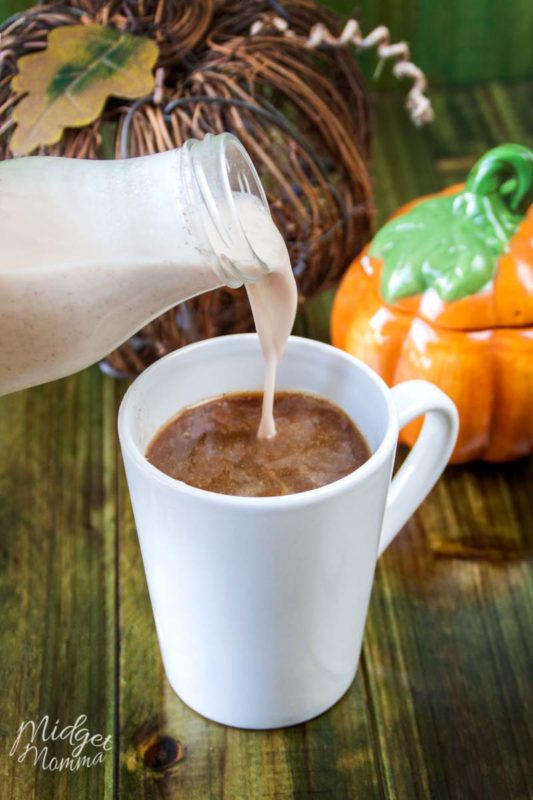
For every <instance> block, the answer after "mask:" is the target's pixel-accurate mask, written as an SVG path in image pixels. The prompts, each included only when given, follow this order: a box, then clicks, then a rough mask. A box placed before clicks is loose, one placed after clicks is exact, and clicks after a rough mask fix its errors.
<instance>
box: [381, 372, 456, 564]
mask: <svg viewBox="0 0 533 800" xmlns="http://www.w3.org/2000/svg"><path fill="white" fill-rule="evenodd" d="M391 395H392V401H393V403H394V405H395V406H396V411H397V413H398V425H399V428H400V429H401V428H403V427H404V425H407V423H409V422H412V421H413V420H414V419H416V418H417V417H420V416H421V415H422V414H425V420H424V424H423V425H422V430H421V431H420V434H419V436H418V439H417V440H416V442H415V444H414V446H413V448H412V450H411V452H410V453H409V455H408V456H407V458H406V460H405V461H404V463H403V464H402V466H401V467H400V469H399V470H398V473H397V474H396V475H395V476H394V478H393V480H392V483H391V485H390V487H389V494H388V497H387V505H386V507H385V516H384V519H383V527H382V530H381V539H380V542H379V551H378V557H379V556H380V555H381V554H382V553H383V551H384V550H386V548H387V547H388V546H389V544H390V543H391V542H392V540H393V539H394V537H395V536H396V534H397V533H399V531H400V529H401V528H402V527H403V526H404V525H405V523H406V522H407V520H408V519H409V517H410V516H411V515H412V514H413V513H414V512H415V511H416V509H417V508H418V506H419V505H420V504H421V503H422V501H423V500H424V498H425V497H426V495H427V494H429V492H430V490H431V489H432V488H433V486H434V485H435V483H436V482H437V480H438V479H439V477H440V476H441V474H442V473H443V471H444V468H445V467H446V464H447V463H448V459H449V458H450V456H451V454H452V451H453V448H454V447H455V442H456V439H457V432H458V430H459V415H458V413H457V409H456V407H455V405H454V403H453V402H452V401H451V400H450V398H449V397H448V395H446V394H444V392H443V391H441V390H440V389H439V388H438V387H437V386H434V385H433V384H432V383H428V381H405V383H399V384H398V385H397V386H394V387H393V388H392V389H391Z"/></svg>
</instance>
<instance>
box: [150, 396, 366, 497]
mask: <svg viewBox="0 0 533 800" xmlns="http://www.w3.org/2000/svg"><path fill="white" fill-rule="evenodd" d="M262 399H263V395H262V393H261V392H239V393H232V394H225V395H222V396H221V397H216V398H214V399H212V400H207V401H205V402H203V403H199V404H196V405H194V406H192V407H191V408H185V409H184V410H182V411H181V412H180V413H179V414H178V415H177V416H176V417H174V419H171V420H170V421H169V422H167V423H166V424H165V425H163V427H162V428H161V429H160V430H159V431H158V432H157V433H156V434H155V436H154V437H153V439H152V440H151V442H150V444H149V445H148V449H147V451H146V458H147V459H148V461H150V463H151V464H153V465H154V466H156V467H157V468H158V469H160V470H161V471H162V472H164V473H166V474H167V475H170V477H171V478H176V479H177V480H180V481H183V482H184V483H187V484H189V485H190V486H196V487H197V488H199V489H207V490H208V491H211V492H218V493H220V494H230V495H238V496H241V497H276V496H281V495H287V494H296V493H297V492H305V491H308V490H309V489H317V488H318V487H320V486H325V485H326V484H329V483H333V482H334V481H336V480H339V479H340V478H344V477H345V476H346V475H349V474H350V473H351V472H353V471H354V470H356V469H357V468H358V467H360V466H361V465H362V464H364V463H365V461H367V460H368V459H369V458H370V455H371V452H370V448H369V446H368V444H367V442H366V440H365V438H364V436H363V434H362V433H361V432H360V431H359V430H358V428H357V427H356V425H355V423H354V422H353V421H352V419H351V418H350V417H349V416H348V414H346V412H345V411H342V410H341V409H340V408H339V407H338V406H336V405H334V404H333V403H331V402H330V401H329V400H326V399H325V398H323V397H320V396H319V395H316V394H310V393H307V392H295V391H284V392H277V393H276V395H275V401H274V418H275V420H276V429H277V433H276V435H275V436H272V437H270V438H260V437H258V435H257V430H258V427H259V422H260V419H261V407H262Z"/></svg>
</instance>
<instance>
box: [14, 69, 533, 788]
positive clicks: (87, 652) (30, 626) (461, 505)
mask: <svg viewBox="0 0 533 800" xmlns="http://www.w3.org/2000/svg"><path fill="white" fill-rule="evenodd" d="M434 99H435V105H436V108H437V112H438V118H437V122H436V123H435V125H434V126H433V127H432V128H431V129H426V130H424V131H414V130H413V128H412V127H411V126H410V124H409V122H408V121H407V119H406V118H405V115H404V114H403V112H402V108H401V106H402V102H403V100H402V97H401V96H399V95H398V96H396V95H394V96H388V95H387V96H383V97H380V98H379V99H378V100H377V102H376V115H377V120H376V130H377V136H376V142H375V149H374V165H373V170H374V182H375V187H376V201H377V205H378V207H379V210H380V217H381V219H383V218H384V217H385V216H386V215H387V214H388V213H389V212H390V211H392V210H393V209H394V208H395V207H396V206H397V205H399V204H401V203H403V202H405V201H407V200H409V199H411V198H412V197H414V196H416V195H418V194H421V193H423V192H431V191H435V190H437V189H438V188H440V187H441V186H444V185H447V184H449V183H452V182H455V181H457V180H459V179H461V178H462V177H463V176H464V172H465V170H466V169H468V167H469V165H470V163H472V162H473V161H474V160H475V159H476V158H477V157H478V156H479V155H480V154H481V153H482V152H483V150H485V149H486V148H488V147H489V146H491V145H493V144H496V143H500V142H502V141H508V140H514V141H517V142H523V143H525V144H530V145H531V144H533V141H532V138H531V131H533V125H532V122H533V119H532V115H533V111H532V109H533V102H532V101H533V86H531V85H515V86H513V87H506V88H504V87H503V86H502V85H491V86H486V87H483V88H474V89H468V90H457V91H454V92H446V93H439V92H437V93H435V98H434ZM330 305H331V293H329V294H326V295H323V296H322V297H320V298H318V299H317V300H316V301H315V302H313V303H312V304H310V305H309V306H308V307H307V309H306V311H305V313H304V314H303V315H302V316H301V317H300V319H299V320H298V327H297V330H298V333H300V334H304V335H310V336H314V337H317V338H322V339H327V336H328V313H329V308H330ZM124 390H125V386H124V384H120V383H115V382H113V381H112V380H111V379H110V378H107V377H105V376H103V375H101V374H100V373H99V371H98V370H97V368H92V369H90V370H87V371H85V372H83V373H81V374H79V375H77V376H74V377H72V378H69V379H66V380H64V381H59V382H56V383H54V384H50V385H48V386H44V387H40V388H37V389H32V390H30V391H27V392H22V393H19V394H16V395H13V396H9V397H4V398H0V442H1V448H0V603H1V610H2V613H1V614H0V651H1V655H2V657H1V659H0V687H1V689H0V737H1V740H0V745H1V749H0V798H1V800H4V798H5V800H12V799H13V800H19V798H21V799H22V798H24V800H32V799H33V800H49V798H56V797H57V798H74V800H77V798H81V799H82V800H85V799H86V798H90V800H100V799H102V800H111V799H112V798H114V797H120V798H123V800H152V799H153V800H156V798H157V799H158V800H159V799H160V798H162V799H163V800H175V799H176V800H177V798H183V799H184V800H218V799H219V798H222V799H223V800H292V798H294V799H295V800H305V799H306V798H315V797H317V798H321V800H360V799H361V800H373V799H374V798H380V799H381V798H388V799H390V800H403V799H404V798H405V799H406V800H416V799H417V798H420V800H427V799H428V798H431V799H432V800H441V799H442V800H463V798H464V800H471V798H476V799H477V798H483V800H526V798H529V797H533V776H532V774H531V767H530V765H529V761H530V758H529V757H530V754H531V752H532V751H533V741H532V735H531V727H530V726H529V725H528V722H529V719H528V717H530V716H531V713H530V710H531V708H532V700H533V697H532V694H531V675H533V656H532V652H531V645H530V641H531V630H532V623H533V620H532V616H533V612H532V609H533V602H532V594H533V589H532V582H531V577H530V572H529V571H528V569H529V563H528V562H529V560H530V556H531V549H532V548H531V539H532V537H533V491H532V489H533V481H532V477H533V476H532V471H533V462H532V461H531V460H527V459H526V460H522V461H518V462H515V463H512V464H506V465H487V464H472V465H469V466H464V467H454V468H451V469H449V470H448V471H447V472H446V475H445V477H444V478H443V479H442V480H441V481H440V482H439V484H438V486H437V487H436V488H435V489H434V491H433V492H432V494H431V496H430V497H429V498H428V500H427V501H426V502H425V503H424V504H423V506H422V507H421V509H420V510H419V511H418V512H417V514H416V515H415V516H414V517H413V519H412V520H411V521H410V522H409V523H408V525H407V526H406V528H405V530H404V531H403V532H402V534H401V535H400V536H399V537H398V539H397V540H396V541H395V542H394V543H393V545H392V546H391V547H390V548H389V550H388V551H387V553H386V554H385V555H384V556H383V557H382V559H381V560H380V562H379V565H378V569H377V573H376V580H375V586H374V591H373V595H372V600H371V605H370V611H369V617H368V622H367V627H366V634H365V641H364V647H363V654H362V658H361V663H360V668H359V672H358V677H357V679H356V681H355V683H354V684H353V686H352V687H351V688H350V689H349V691H348V692H347V694H346V695H345V696H344V697H343V698H342V699H341V701H340V702H339V703H338V704H337V705H336V706H335V707H334V708H333V709H331V711H329V712H328V713H326V714H324V715H322V716H321V717H319V718H317V719H315V720H312V721H311V722H309V723H307V724H305V725H301V726H297V727H294V728H292V729H287V730H279V731H268V732H257V733H254V732H249V731H238V730H235V729H230V728H224V727H223V726H220V725H217V724H215V723H210V722H208V721H207V720H204V719H203V718H202V717H200V716H199V715H198V714H196V713H195V712H193V711H191V710H190V709H188V708H187V707H186V706H184V705H183V704H182V703H181V701H180V700H179V699H178V698H177V697H176V696H175V695H174V694H173V692H172V690H171V689H170V688H169V686H168V683H167V681H166V678H165V676H164V672H163V669H162V664H161V659H160V655H159V649H158V645H157V639H156V634H155V628H154V624H153V617H152V612H151V608H150V603H149V598H148V593H147V588H146V582H145V578H144V573H143V569H142V562H141V558H140V552H139V548H138V544H137V539H136V533H135V528H134V524H133V519H132V513H131V508H130V505H129V499H128V494H127V487H126V483H125V478H124V474H123V470H122V467H121V464H120V457H119V454H118V444H117V435H116V424H115V420H116V412H117V408H118V404H119V402H120V398H121V396H122V394H123V392H124ZM403 455H404V454H403V453H400V455H399V459H401V458H402V457H403ZM80 713H87V715H88V717H89V727H90V728H91V730H93V731H95V732H96V731H97V732H100V733H113V734H114V749H113V751H112V753H110V754H109V755H108V756H107V758H106V760H105V763H104V765H103V766H102V767H95V768H91V769H85V770H83V769H82V770H80V771H79V772H76V773H68V772H64V773H47V772H43V771H42V770H39V769H36V768H35V767H33V766H32V765H31V763H30V762H29V761H28V762H24V763H23V764H17V763H16V762H15V761H14V759H12V758H10V757H9V756H8V751H9V748H10V746H11V743H12V741H13V739H14V737H15V733H16V729H17V727H18V725H19V724H20V722H21V721H23V720H26V719H39V718H40V717H41V716H43V715H44V714H49V715H50V716H51V717H52V718H53V719H56V718H59V719H61V720H62V721H63V722H64V724H67V723H69V722H73V721H74V719H75V718H76V717H77V716H78V715H79V714H80ZM56 750H57V754H59V753H60V752H62V751H61V748H60V747H57V748H56Z"/></svg>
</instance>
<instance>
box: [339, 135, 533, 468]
mask: <svg viewBox="0 0 533 800" xmlns="http://www.w3.org/2000/svg"><path fill="white" fill-rule="evenodd" d="M532 202H533V152H532V151H531V150H529V149H528V148H526V147H522V146H519V145H512V144H508V145H501V146H500V147H496V148H494V149H493V150H490V151H489V152H488V153H486V154H485V155H484V156H483V157H482V158H481V159H480V160H479V161H478V162H477V164H476V165H475V166H474V167H473V169H472V170H471V172H470V173H469V175H468V178H467V181H466V184H464V185H462V184H461V185H456V186H452V187H450V188H448V189H446V190H445V191H443V192H440V193H439V194H437V195H432V196H430V197H422V198H419V199H417V200H415V201H413V202H411V203H408V204H407V205H405V206H403V207H402V208H401V209H400V210H399V211H398V212H397V213H396V214H395V215H394V216H393V218H392V219H391V220H390V221H389V222H388V223H387V224H386V225H385V226H384V227H383V228H382V229H381V230H380V231H379V232H378V234H377V235H376V237H375V238H374V240H373V241H372V242H371V243H370V245H369V246H368V247H367V248H365V250H363V252H362V253H361V254H360V255H359V256H358V258H357V259H356V260H355V261H354V262H353V263H352V265H351V266H350V268H349V269H348V271H347V273H346V274H345V276H344V278H343V280H342V282H341V284H340V287H339V289H338V292H337V295H336V297H335V302H334V306H333V312H332V321H331V337H332V342H333V344H335V345H336V346H338V347H341V348H343V349H345V350H347V351H348V352H350V353H352V354H353V355H355V356H357V357H358V358H361V359H362V360H363V361H365V362H366V363H367V364H369V365H370V366H371V367H373V369H375V370H376V371H377V372H378V373H379V374H380V375H381V376H382V377H383V378H384V379H385V381H386V382H387V383H388V384H389V385H393V384H395V383H399V382H400V381H404V380H408V379H410V378H424V379H426V380H429V381H432V382H433V383H435V384H437V385H438V386H440V387H441V388H442V389H443V390H444V391H445V392H446V393H447V394H448V395H449V396H450V397H451V398H452V399H453V400H454V402H455V403H456V405H457V408H458V410H459V416H460V430H459V438H458V441H457V446H456V449H455V451H454V453H453V456H452V462H455V463H457V462H462V461H468V460H471V459H476V458H482V459H484V460H486V461H505V460H507V459H512V458H517V457H519V456H524V455H526V454H528V453H531V452H533V206H532V205H531V203H532ZM420 425H421V421H417V422H416V423H413V424H411V425H410V426H408V427H407V428H405V429H404V430H403V431H402V435H401V439H402V441H404V442H405V443H407V444H409V445H411V444H413V442H414V440H415V438H416V436H417V434H418V430H419V428H420Z"/></svg>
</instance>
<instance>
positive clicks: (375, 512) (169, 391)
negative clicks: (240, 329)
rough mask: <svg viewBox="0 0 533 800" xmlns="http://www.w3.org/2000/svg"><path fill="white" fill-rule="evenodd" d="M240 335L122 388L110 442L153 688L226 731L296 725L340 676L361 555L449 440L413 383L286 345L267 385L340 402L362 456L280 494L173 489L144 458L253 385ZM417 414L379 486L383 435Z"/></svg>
mask: <svg viewBox="0 0 533 800" xmlns="http://www.w3.org/2000/svg"><path fill="white" fill-rule="evenodd" d="M262 383H263V360H262V358H261V352H260V347H259V342H258V339H257V336H256V335H255V334H240V335H236V336H224V337H221V338H217V339H210V340H207V341H204V342H200V343H198V344H193V345H189V346H188V347H184V348H183V349H181V350H178V351H176V352H174V353H171V354H170V355H168V356H166V357H165V358H162V359H161V360H160V361H158V362H156V363H155V364H153V365H152V366H151V367H150V368H149V369H147V370H146V371H145V372H143V373H142V374H141V375H140V376H139V377H138V378H137V379H136V380H135V381H134V383H133V384H132V386H131V387H130V388H129V390H128V391H127V393H126V395H125V397H124V400H123V401H122V405H121V408H120V413H119V423H118V425H119V435H120V443H121V447H122V455H123V459H124V464H125V467H126V474H127V479H128V485H129V490H130V495H131V501H132V505H133V511H134V515H135V521H136V525H137V531H138V535H139V541H140V545H141V551H142V557H143V561H144V568H145V572H146V578H147V582H148V589H149V592H150V598H151V602H152V607H153V611H154V617H155V623H156V628H157V633H158V637H159V643H160V646H161V653H162V656H163V662H164V665H165V670H166V674H167V677H168V680H169V681H170V684H171V686H172V688H173V689H174V691H175V692H176V693H177V694H178V695H179V696H180V698H181V699H182V700H183V701H184V702H185V703H187V705H189V706H190V707H191V708H193V709H194V710H195V711H198V712H199V713H200V714H203V715H204V716H205V717H208V718H210V719H212V720H216V721H217V722H221V723H224V724H226V725H233V726H237V727H239V728H275V727H279V726H284V725H293V724H295V723H298V722H303V721H305V720H307V719H310V718H311V717H314V716H316V715H317V714H320V713H321V712H322V711H325V710H326V709H327V708H329V707H330V706H332V705H333V704H334V703H335V702H336V701H337V700H338V699H339V698H340V697H341V696H342V695H343V694H344V692H345V691H346V690H347V689H348V687H349V686H350V684H351V682H352V681H353V679H354V676H355V673H356V670H357V663H358V659H359V652H360V649H361V640H362V637H363V630H364V625H365V618H366V613H367V608H368V601H369V598H370V591H371V587H372V580H373V576H374V569H375V566H376V559H377V558H378V556H379V555H380V554H381V553H382V552H383V550H384V549H385V548H386V547H387V545H388V544H389V543H390V542H391V540H392V539H393V538H394V536H395V535H396V534H397V533H398V531H399V530H400V528H401V527H402V525H403V524H404V523H405V522H406V521H407V519H408V518H409V516H410V515H411V514H412V513H413V512H414V511H415V509H416V508H417V507H418V506H419V505H420V503H421V502H422V500H423V499H424V497H425V496H426V495H427V493H428V492H429V490H430V489H431V487H432V486H433V484H434V483H435V481H436V480H437V479H438V477H439V476H440V474H441V473H442V471H443V469H444V467H445V465H446V463H447V461H448V458H449V456H450V454H451V452H452V449H453V446H454V443H455V439H456V436H457V427H458V423H457V411H456V409H455V406H454V405H453V403H452V402H451V400H450V399H449V398H448V397H447V396H446V395H445V394H443V392H441V391H440V389H437V388H436V387H435V386H433V385H432V384H430V383H426V382H425V381H409V382H407V383H403V384H400V385H399V386H396V387H394V388H393V389H388V388H387V386H386V385H385V383H384V382H383V381H382V380H381V378H380V377H379V376H378V375H376V373H375V372H373V371H372V370H371V369H370V368H369V367H367V366H366V365H365V364H363V363H362V362H360V361H358V360H357V359H355V358H353V357H352V356H350V355H348V354H346V353H344V352H342V351H341V350H338V349H336V348H334V347H331V346H329V345H326V344H322V343H320V342H316V341H312V340H309V339H301V338H298V337H291V338H290V340H289V343H288V345H287V348H286V351H285V354H284V356H283V359H282V362H281V364H280V368H279V373H278V380H277V388H278V389H296V390H303V391H309V392H317V393H319V394H321V395H323V396H324V397H326V398H328V399H329V400H331V401H333V402H334V403H336V404H337V405H338V406H340V407H341V408H343V409H344V410H345V411H346V412H347V413H348V414H349V415H350V416H351V417H352V419H353V420H354V421H355V422H356V423H357V425H358V426H359V428H360V430H361V431H362V433H363V434H364V435H365V437H366V439H367V441H368V443H369V445H370V447H371V450H372V457H371V458H370V459H369V460H368V461H367V462H366V463H365V464H363V466H361V467H360V468H359V469H358V470H356V471H355V472H353V473H351V474H350V475H347V476H346V477H345V478H342V479H341V480H338V481H336V482H335V483H332V484H329V485H328V486H322V487H320V488H318V489H312V490H311V491H308V492H302V493H300V494H293V495H288V496H284V497H234V496H228V495H221V494H215V493H213V492H207V491H204V490H202V489H196V488H194V487H191V486H187V485H186V484H184V483H182V482H180V481H177V480H174V479H173V478H170V477H168V476H167V475H165V474H163V473H162V472H160V471H159V470H158V469H157V468H156V467H154V466H153V465H151V464H150V463H149V462H148V461H147V460H146V459H145V457H144V452H145V450H146V446H147V445H148V443H149V441H150V439H151V438H152V437H153V435H154V434H155V433H156V431H157V430H158V429H159V428H160V427H161V425H163V424H164V423H165V422H167V420H169V419H170V418H171V417H173V416H175V415H176V413H177V412H178V411H180V410H181V409H182V408H183V407H184V406H189V405H191V404H194V403H198V402H199V401H201V400H204V399H207V398H211V397H214V396H216V395H220V394H222V393H225V392H237V391H245V390H255V389H261V388H262ZM421 414H425V415H426V418H425V422H424V426H423V428H422V431H421V433H420V436H419V437H418V440H417V442H416V444H415V446H414V448H413V450H412V451H411V453H410V454H409V456H408V458H407V460H406V461H405V463H404V464H403V466H402V468H401V469H400V470H399V472H398V474H397V475H396V476H395V478H394V479H393V481H392V483H391V473H392V468H393V462H394V454H395V451H396V443H397V439H398V430H399V428H401V427H402V426H403V425H405V424H407V423H408V422H409V421H411V420H412V419H414V418H416V417H418V416H420V415H421Z"/></svg>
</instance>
